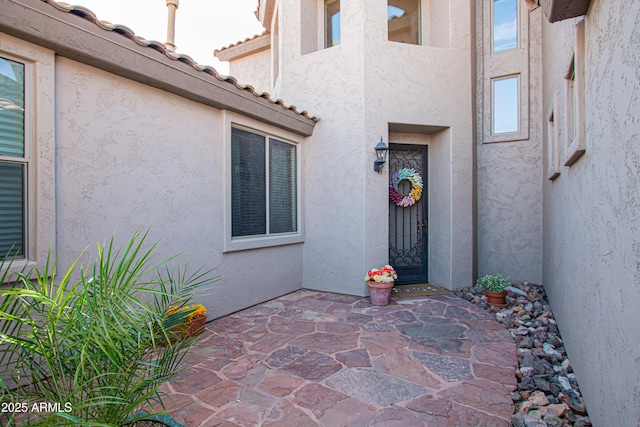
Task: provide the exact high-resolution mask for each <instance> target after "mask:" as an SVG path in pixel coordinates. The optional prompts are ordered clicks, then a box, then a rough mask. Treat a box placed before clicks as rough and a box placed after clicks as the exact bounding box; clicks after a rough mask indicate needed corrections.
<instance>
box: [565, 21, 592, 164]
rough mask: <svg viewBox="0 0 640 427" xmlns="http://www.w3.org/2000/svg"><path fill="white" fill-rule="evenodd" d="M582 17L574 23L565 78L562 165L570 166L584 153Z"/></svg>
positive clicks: (583, 46)
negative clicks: (563, 152)
mask: <svg viewBox="0 0 640 427" xmlns="http://www.w3.org/2000/svg"><path fill="white" fill-rule="evenodd" d="M584 26H585V23H584V19H582V20H580V21H579V22H577V23H576V26H575V44H574V51H573V53H572V55H571V59H570V61H569V65H568V67H567V72H566V74H565V76H564V78H565V99H564V102H565V129H564V131H565V132H564V133H565V155H564V165H565V166H572V165H573V164H574V163H575V162H577V161H578V159H579V158H580V157H582V155H583V154H584V153H585V151H586V149H587V147H586V138H585V108H586V105H585V89H584V87H585V86H584V79H585V74H584V73H585V40H584V37H585V35H584Z"/></svg>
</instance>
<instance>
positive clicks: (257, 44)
mask: <svg viewBox="0 0 640 427" xmlns="http://www.w3.org/2000/svg"><path fill="white" fill-rule="evenodd" d="M268 49H271V34H270V33H264V34H261V35H260V36H258V37H254V38H252V39H249V40H245V41H243V42H239V43H236V44H235V45H233V46H229V47H226V48H224V49H220V50H216V51H214V52H213V54H214V55H215V57H216V58H218V59H219V60H220V61H235V60H236V59H240V58H244V57H245V56H250V55H253V54H256V53H259V52H263V51H265V50H268Z"/></svg>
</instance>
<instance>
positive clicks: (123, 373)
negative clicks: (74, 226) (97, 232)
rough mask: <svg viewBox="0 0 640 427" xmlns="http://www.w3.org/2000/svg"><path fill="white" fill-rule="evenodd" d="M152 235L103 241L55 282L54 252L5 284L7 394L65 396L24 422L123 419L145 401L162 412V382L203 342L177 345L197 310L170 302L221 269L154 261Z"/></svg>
mask: <svg viewBox="0 0 640 427" xmlns="http://www.w3.org/2000/svg"><path fill="white" fill-rule="evenodd" d="M146 236H147V233H144V234H140V233H136V234H135V235H134V236H133V238H132V239H131V240H129V241H128V242H127V243H126V244H124V245H123V246H121V247H119V248H117V247H114V242H113V238H112V239H111V240H110V241H109V243H108V244H107V245H105V246H104V247H103V246H101V245H98V255H97V258H96V259H95V260H93V261H92V262H91V264H90V265H89V266H87V267H86V268H82V267H80V266H79V260H78V259H76V260H75V261H74V262H73V263H72V265H71V266H70V267H69V269H68V270H67V271H66V272H65V273H64V274H62V275H61V276H60V277H59V280H57V281H55V282H54V278H56V276H57V273H58V272H57V271H56V261H54V260H51V259H47V262H46V265H45V266H44V268H43V269H42V270H41V271H39V270H35V271H33V272H30V273H29V274H26V273H18V274H16V275H15V277H11V284H10V285H4V286H2V287H0V401H2V402H23V403H26V404H28V405H29V407H31V405H33V404H39V403H51V404H56V403H58V404H59V405H60V408H59V409H58V411H57V412H55V411H54V412H53V413H33V412H31V411H29V413H28V419H26V420H21V422H23V423H25V424H26V425H37V426H74V425H78V426H79V425H82V426H87V425H90V426H122V425H124V424H126V423H127V422H131V421H134V420H136V419H139V418H140V416H136V414H137V413H138V411H140V410H141V409H144V410H146V411H147V412H151V415H154V414H157V413H158V412H157V410H154V409H153V408H152V405H153V407H155V408H158V407H163V406H162V397H163V395H162V394H161V393H160V392H159V387H160V385H161V384H162V383H164V382H166V381H170V380H172V379H175V376H176V374H177V373H179V372H181V371H182V370H184V369H185V368H187V367H188V366H187V365H186V363H185V360H184V357H185V355H186V353H187V352H188V350H189V348H190V347H191V346H192V344H193V343H194V340H193V339H192V338H188V339H178V340H177V341H176V340H174V341H175V343H174V344H167V343H168V342H171V339H172V338H173V337H174V336H175V334H174V330H175V329H177V328H176V325H180V324H181V323H182V322H184V321H185V318H186V317H187V316H188V315H189V314H190V311H189V310H186V311H181V312H180V313H176V314H172V315H168V314H167V311H168V308H169V306H172V305H173V306H178V307H180V306H183V305H185V304H186V303H187V302H188V301H189V300H190V299H191V298H192V297H193V295H194V293H195V291H196V290H197V289H199V288H201V287H202V286H206V285H209V284H211V283H213V282H215V281H216V280H217V278H213V277H210V274H209V273H210V272H211V270H208V271H202V270H198V271H197V272H196V273H194V274H191V275H188V274H187V273H186V271H187V266H183V265H180V263H179V262H177V259H176V258H175V257H174V258H170V259H168V260H164V261H162V262H160V263H159V264H154V263H153V257H152V251H153V250H154V248H155V247H156V244H153V245H151V248H150V249H148V250H146V249H144V248H143V246H144V245H143V243H144V241H145V238H146ZM174 263H175V264H177V266H176V267H175V269H173V268H170V267H169V264H174ZM2 264H4V263H0V268H2V267H6V266H5V265H2ZM4 271H5V273H4V274H3V275H0V279H1V280H2V282H4V283H6V281H7V280H8V279H9V277H8V273H7V272H6V271H7V269H6V268H4ZM2 282H0V283H2ZM163 344H166V345H163ZM67 410H68V411H67ZM2 416H5V417H8V418H6V419H5V420H4V421H2V420H0V424H2V425H5V426H14V425H17V421H16V419H15V418H14V416H13V415H12V414H6V413H5V414H0V417H2Z"/></svg>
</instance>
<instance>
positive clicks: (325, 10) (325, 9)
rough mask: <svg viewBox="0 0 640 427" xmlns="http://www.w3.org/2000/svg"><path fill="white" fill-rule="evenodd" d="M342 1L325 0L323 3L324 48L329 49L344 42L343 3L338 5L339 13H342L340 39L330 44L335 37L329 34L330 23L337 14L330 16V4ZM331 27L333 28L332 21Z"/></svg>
mask: <svg viewBox="0 0 640 427" xmlns="http://www.w3.org/2000/svg"><path fill="white" fill-rule="evenodd" d="M336 2H337V3H340V0H324V1H323V3H322V33H323V34H324V37H323V42H322V46H323V48H324V49H329V48H332V47H338V46H340V45H341V44H342V5H341V4H340V5H339V6H338V12H337V13H338V14H340V16H339V18H338V21H339V22H338V28H339V32H340V41H339V42H338V43H336V44H330V42H331V41H333V37H332V35H331V34H329V23H330V22H331V18H332V17H333V16H334V15H335V14H334V15H331V16H329V6H330V5H331V4H332V3H336ZM331 29H333V23H331Z"/></svg>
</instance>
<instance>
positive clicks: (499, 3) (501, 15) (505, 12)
mask: <svg viewBox="0 0 640 427" xmlns="http://www.w3.org/2000/svg"><path fill="white" fill-rule="evenodd" d="M492 17H493V25H492V34H493V52H494V53H499V52H504V51H506V50H511V49H516V48H517V47H518V1H517V0H493V15H492Z"/></svg>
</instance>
